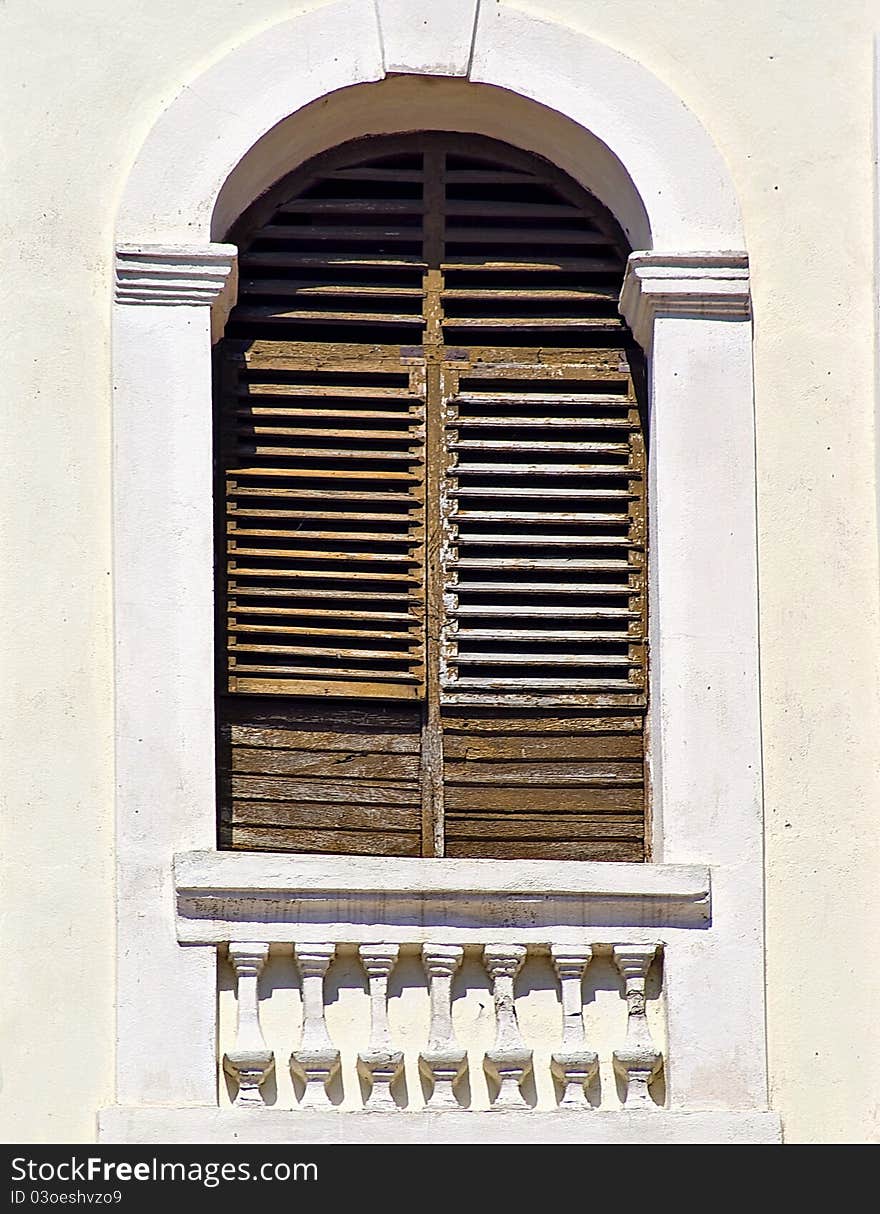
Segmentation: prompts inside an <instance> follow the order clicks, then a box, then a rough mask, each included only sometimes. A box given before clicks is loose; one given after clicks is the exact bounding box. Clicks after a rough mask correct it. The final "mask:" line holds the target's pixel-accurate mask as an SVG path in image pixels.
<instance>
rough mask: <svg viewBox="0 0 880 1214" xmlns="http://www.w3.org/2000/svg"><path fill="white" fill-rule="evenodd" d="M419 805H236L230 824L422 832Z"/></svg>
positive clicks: (289, 803)
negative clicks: (419, 830) (420, 829)
mask: <svg viewBox="0 0 880 1214" xmlns="http://www.w3.org/2000/svg"><path fill="white" fill-rule="evenodd" d="M419 818H420V811H419V807H418V806H416V805H370V804H366V803H364V802H363V801H358V802H357V804H351V805H348V804H340V803H339V802H338V801H337V802H332V803H327V802H324V803H321V802H309V801H270V802H265V801H233V803H232V818H231V821H232V823H233V824H234V825H237V826H278V827H283V828H285V829H297V830H299V829H302V828H304V827H305V828H309V829H312V830H376V831H410V832H412V833H413V834H415V833H416V832H417V831H418V829H419Z"/></svg>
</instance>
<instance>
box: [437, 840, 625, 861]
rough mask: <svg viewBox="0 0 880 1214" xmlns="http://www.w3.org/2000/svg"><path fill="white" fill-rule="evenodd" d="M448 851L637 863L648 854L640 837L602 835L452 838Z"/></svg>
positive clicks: (459, 854) (508, 857)
mask: <svg viewBox="0 0 880 1214" xmlns="http://www.w3.org/2000/svg"><path fill="white" fill-rule="evenodd" d="M446 854H447V856H449V857H450V859H454V860H455V859H463V858H466V857H470V858H472V859H478V860H479V859H484V860H604V861H608V862H614V863H618V864H620V863H624V862H626V863H638V862H639V861H640V860H644V858H645V849H644V845H643V844H642V843H641V841H627V842H619V841H617V840H610V839H602V840H596V841H595V842H590V843H574V842H572V841H571V840H566V841H565V842H564V843H558V842H554V841H552V840H547V839H540V840H524V839H517V840H515V841H514V842H510V841H508V840H498V839H486V840H483V841H477V840H475V839H455V838H452V839H449V840H448V843H447V847H446Z"/></svg>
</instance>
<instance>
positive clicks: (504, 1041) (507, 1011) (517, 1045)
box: [483, 944, 532, 1109]
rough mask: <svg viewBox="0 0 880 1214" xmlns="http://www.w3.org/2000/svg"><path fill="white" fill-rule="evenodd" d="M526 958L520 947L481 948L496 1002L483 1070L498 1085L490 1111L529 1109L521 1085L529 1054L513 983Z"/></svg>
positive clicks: (497, 946)
mask: <svg viewBox="0 0 880 1214" xmlns="http://www.w3.org/2000/svg"><path fill="white" fill-rule="evenodd" d="M525 959H526V950H525V949H524V948H523V947H522V945H519V944H487V945H486V947H485V948H484V949H483V964H484V965H485V967H486V970H487V971H488V973H489V977H490V978H491V979H492V996H493V998H494V1000H495V1044H494V1045H493V1047H492V1049H491V1050H487V1051H486V1056H485V1058H484V1060H483V1068H484V1070H485V1071H486V1072H487V1073H488V1074H489V1075H491V1076H492V1077H493V1078H495V1079H496V1080H497V1082H498V1084H499V1088H498V1095H497V1096H496V1097H495V1100H494V1102H493V1104H492V1108H493V1109H527V1108H528V1107H529V1106H528V1104H527V1103H526V1101H525V1099H524V1097H523V1094H522V1091H521V1090H520V1084H521V1083H522V1081H523V1079H524V1078H525V1077H526V1075H527V1074H528V1072H529V1071H530V1070H531V1068H532V1051H531V1050H530V1049H529V1048H528V1046H527V1045H526V1043H525V1042H524V1041H523V1039H522V1036H521V1035H520V1031H519V1022H518V1020H517V1018H516V1004H515V1003H514V996H513V980H514V978H515V977H516V975H517V974H518V973H519V971H520V969H521V968H522V964H523V962H524V961H525Z"/></svg>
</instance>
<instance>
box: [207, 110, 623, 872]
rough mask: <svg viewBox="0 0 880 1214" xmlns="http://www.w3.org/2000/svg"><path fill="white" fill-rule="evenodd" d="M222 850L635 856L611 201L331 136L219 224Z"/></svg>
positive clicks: (418, 146)
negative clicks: (225, 245)
mask: <svg viewBox="0 0 880 1214" xmlns="http://www.w3.org/2000/svg"><path fill="white" fill-rule="evenodd" d="M230 240H231V241H233V242H234V243H235V244H237V245H238V246H239V249H240V287H239V296H238V304H237V306H236V307H235V309H234V310H233V312H232V314H231V316H230V317H229V321H228V324H227V327H226V335H225V337H224V339H223V341H222V342H221V343H220V346H219V348H218V353H217V376H216V426H215V431H216V457H217V458H216V468H217V486H216V501H217V512H216V518H217V531H216V534H217V547H218V560H217V571H218V582H217V602H218V628H217V637H218V679H217V686H218V714H217V715H218V724H219V740H218V762H219V780H218V787H219V802H220V841H221V846H224V847H232V848H235V849H258V850H262V849H269V850H273V851H279V850H282V851H283V850H289V851H297V852H310V851H311V852H335V853H350V854H359V853H360V854H364V853H365V854H374V855H402V856H413V855H428V856H431V855H435V856H442V855H446V856H452V857H466V856H475V857H495V858H513V857H518V858H567V859H581V860H642V859H644V858H645V855H646V831H645V780H644V713H645V707H646V695H647V686H646V673H647V661H646V636H647V618H646V612H647V604H646V576H645V543H646V494H645V475H644V474H645V433H644V425H643V412H642V408H641V395H642V394H641V392H640V391H638V390H637V388H638V387H639V385H640V372H641V362H640V352H639V350H638V348H637V347H635V346H634V344H633V342H632V338H631V335H630V333H629V330H628V329H627V328H626V325H625V323H624V322H623V321H622V320H621V318H620V315H619V313H618V308H617V301H618V297H619V294H620V288H621V283H622V279H623V274H624V270H625V266H626V259H627V256H628V254H629V252H630V250H629V247H628V245H627V243H626V240H625V238H624V236H623V234H622V232H621V231H620V228H619V227H618V225H617V223H616V222H615V220H614V218H613V217H612V216H611V214H610V213H609V212H608V211H607V210H606V209H605V208H604V207H603V206H602V205H601V204H600V203H598V202H597V200H596V199H595V198H594V197H592V196H591V195H590V194H588V193H587V192H586V191H585V190H584V189H583V188H582V187H581V186H579V185H577V184H575V183H574V182H573V181H572V180H571V179H570V178H569V177H567V176H566V175H565V174H564V173H562V172H560V171H559V170H557V169H556V168H554V167H553V166H552V165H550V164H549V163H547V162H546V161H544V160H541V159H539V158H538V157H536V156H533V155H528V154H526V153H523V152H520V151H518V150H516V149H514V148H512V147H510V146H508V145H506V144H502V143H499V142H496V141H494V140H490V139H486V138H481V137H476V136H465V135H461V134H456V133H441V132H429V133H421V134H414V135H408V136H403V137H399V136H398V137H394V138H374V139H369V140H361V141H358V142H356V143H351V144H347V145H344V146H342V147H340V148H337V149H335V150H334V151H333V152H331V153H329V154H325V155H323V156H321V157H319V158H318V159H316V160H314V161H312V162H311V163H309V164H307V165H306V166H305V167H303V168H300V169H298V170H297V171H296V172H294V173H292V174H291V175H290V176H289V177H287V178H285V179H284V180H283V181H281V182H279V183H278V184H277V185H276V186H274V187H273V188H272V189H271V190H270V191H269V192H268V193H267V194H266V195H264V196H263V197H262V198H261V199H260V200H259V201H258V202H257V203H255V204H254V205H253V206H252V207H251V208H250V209H249V210H248V212H247V213H246V214H245V215H244V216H243V217H242V219H241V220H240V222H239V223H238V225H237V226H236V228H235V229H234V230H233V232H232V233H231V234H230Z"/></svg>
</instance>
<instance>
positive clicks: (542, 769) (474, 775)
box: [444, 747, 645, 788]
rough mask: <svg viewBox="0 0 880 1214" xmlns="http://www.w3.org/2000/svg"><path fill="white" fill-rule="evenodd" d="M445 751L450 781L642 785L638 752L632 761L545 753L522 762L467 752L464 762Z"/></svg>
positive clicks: (559, 785) (567, 785) (555, 785)
mask: <svg viewBox="0 0 880 1214" xmlns="http://www.w3.org/2000/svg"><path fill="white" fill-rule="evenodd" d="M444 751H445V753H446V779H447V780H448V781H449V782H450V783H453V784H479V785H486V784H493V785H497V786H498V787H499V788H500V787H502V786H506V785H508V784H511V785H527V784H542V785H544V786H545V787H547V788H600V787H602V788H604V787H621V788H622V787H627V788H629V787H632V788H636V787H641V786H642V785H643V784H644V782H645V776H644V766H643V763H642V759H641V756H639V757H638V759H636V760H633V761H631V762H627V761H626V760H625V759H622V760H619V761H617V762H615V761H614V760H611V759H594V760H592V761H590V760H586V759H579V760H577V759H572V758H570V757H569V756H567V755H566V756H565V757H560V756H559V755H548V756H546V757H545V758H543V759H536V758H531V757H530V758H529V759H523V761H521V762H514V761H507V760H495V761H493V762H486V761H484V762H477V761H474V759H473V756H472V755H468V757H467V759H466V760H465V761H464V762H456V761H455V760H453V759H452V758H451V757H450V755H449V751H448V750H447V749H446V748H445V747H444Z"/></svg>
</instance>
